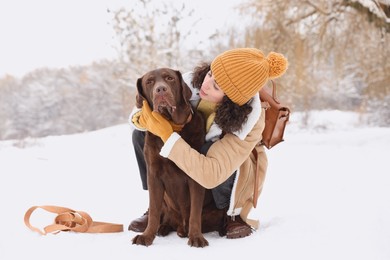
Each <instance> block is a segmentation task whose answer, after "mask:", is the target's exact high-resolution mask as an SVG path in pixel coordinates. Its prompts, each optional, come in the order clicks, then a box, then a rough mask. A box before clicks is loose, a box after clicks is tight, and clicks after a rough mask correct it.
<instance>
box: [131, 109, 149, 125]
mask: <svg viewBox="0 0 390 260" xmlns="http://www.w3.org/2000/svg"><path fill="white" fill-rule="evenodd" d="M141 115H142V110H140V111H137V112H135V113H134V115H133V116H132V117H131V122H132V124H133V125H134V126H135V127H136V128H138V129H140V130H146V129H145V127H143V126H142V125H141V124H140V123H139V118H140V117H141Z"/></svg>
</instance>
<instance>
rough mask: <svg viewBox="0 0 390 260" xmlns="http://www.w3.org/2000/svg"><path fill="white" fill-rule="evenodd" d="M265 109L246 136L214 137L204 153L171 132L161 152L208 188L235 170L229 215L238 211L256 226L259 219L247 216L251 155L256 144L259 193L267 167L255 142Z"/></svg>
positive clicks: (252, 167) (250, 203)
mask: <svg viewBox="0 0 390 260" xmlns="http://www.w3.org/2000/svg"><path fill="white" fill-rule="evenodd" d="M264 120H265V110H264V109H261V113H260V117H259V118H258V120H257V122H255V124H254V126H253V128H251V129H249V131H248V134H247V135H246V137H245V138H239V137H238V136H236V135H234V134H226V135H225V136H224V137H223V138H222V139H220V140H217V141H216V142H215V143H214V144H213V145H212V146H211V147H210V149H209V150H208V152H207V156H204V155H202V154H200V153H199V152H197V151H196V150H194V149H192V148H191V147H190V146H189V145H188V144H187V143H186V142H185V141H184V140H183V139H182V138H181V137H180V135H178V134H177V133H173V134H172V135H171V137H170V138H169V139H168V140H167V142H166V143H165V145H164V147H163V148H162V150H161V153H160V154H161V155H162V156H164V157H167V158H169V159H170V160H171V161H173V162H174V163H175V164H176V165H177V166H178V167H179V168H180V169H182V170H183V171H184V172H186V173H187V175H188V176H190V177H191V178H192V179H194V180H195V181H197V182H198V183H199V184H201V185H202V186H204V187H205V188H207V189H211V188H214V187H216V186H218V185H219V184H221V183H222V182H224V181H225V180H226V179H227V178H228V177H229V176H231V175H232V174H233V173H234V172H235V171H236V170H237V176H236V180H235V184H234V186H233V192H232V198H231V202H233V201H234V203H230V208H229V211H228V214H229V215H238V214H240V216H241V218H242V219H243V220H244V221H246V222H247V223H248V224H250V225H251V226H252V227H254V228H257V227H258V222H257V221H253V220H250V219H248V214H249V212H250V210H251V209H252V207H253V190H254V181H255V172H256V171H255V167H256V164H255V159H254V155H253V154H252V150H253V148H255V147H256V150H257V152H258V160H259V163H258V165H259V173H260V174H259V178H258V182H259V185H258V187H259V194H260V193H261V190H262V188H263V183H264V179H265V175H266V170H267V165H268V161H267V156H266V153H265V151H264V147H263V146H259V145H257V144H258V143H259V142H260V141H261V139H262V136H261V134H262V132H263V129H264V125H265V121H264Z"/></svg>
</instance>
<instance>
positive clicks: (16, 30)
mask: <svg viewBox="0 0 390 260" xmlns="http://www.w3.org/2000/svg"><path fill="white" fill-rule="evenodd" d="M134 1H138V0H95V1H94V0H84V1H78V0H62V1H53V0H34V1H31V0H12V1H1V2H0V35H1V41H0V77H2V76H3V75H4V74H6V73H8V74H11V75H15V76H22V75H24V74H25V73H26V72H29V71H31V70H33V69H35V68H38V67H67V66H69V65H83V64H89V63H91V62H92V61H96V60H99V59H103V58H112V57H116V55H117V53H116V50H115V48H114V46H115V44H117V40H116V39H115V34H114V32H113V29H112V24H110V22H111V21H110V19H111V16H110V14H109V13H108V12H107V9H108V8H109V9H111V10H116V9H118V8H119V7H120V6H123V5H126V6H130V5H131V2H134ZM156 1H160V0H156ZM174 1H175V2H178V3H179V2H180V3H181V2H183V0H174ZM185 2H186V3H187V4H191V5H193V6H194V8H196V10H197V11H198V12H199V15H200V17H201V18H202V19H203V20H204V21H203V23H201V24H202V25H203V26H204V27H203V28H204V30H205V31H206V29H208V30H210V27H212V26H216V27H218V26H222V24H223V22H224V21H226V20H229V19H230V17H231V16H229V14H228V13H229V12H231V11H232V8H231V6H232V5H233V3H236V2H239V0H229V1H209V0H196V1H189V0H188V1H185Z"/></svg>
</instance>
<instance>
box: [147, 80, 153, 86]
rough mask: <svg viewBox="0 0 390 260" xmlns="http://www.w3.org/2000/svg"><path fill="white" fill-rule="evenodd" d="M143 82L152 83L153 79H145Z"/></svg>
mask: <svg viewBox="0 0 390 260" xmlns="http://www.w3.org/2000/svg"><path fill="white" fill-rule="evenodd" d="M145 83H146V84H147V85H149V84H153V80H152V79H147V80H146V82H145Z"/></svg>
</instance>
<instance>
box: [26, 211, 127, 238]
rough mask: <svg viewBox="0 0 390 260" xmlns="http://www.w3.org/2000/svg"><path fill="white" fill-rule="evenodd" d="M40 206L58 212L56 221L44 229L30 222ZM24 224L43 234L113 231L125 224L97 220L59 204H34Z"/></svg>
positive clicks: (121, 228)
mask: <svg viewBox="0 0 390 260" xmlns="http://www.w3.org/2000/svg"><path fill="white" fill-rule="evenodd" d="M38 208H40V209H43V210H46V211H48V212H50V213H54V214H57V216H56V217H55V219H54V223H53V224H51V225H48V226H46V227H44V228H43V230H41V229H39V228H37V227H34V226H32V225H31V224H30V217H31V214H32V213H33V212H34V211H35V210H36V209H38ZM24 224H25V225H26V226H27V227H28V228H29V229H31V230H32V231H35V232H38V233H40V234H41V235H46V234H48V233H52V234H57V233H59V232H60V231H74V232H83V233H112V232H122V231H123V225H121V224H113V223H106V222H95V221H93V220H92V218H91V216H90V215H89V214H88V213H86V212H83V211H75V210H73V209H69V208H65V207H58V206H33V207H31V208H29V209H28V210H27V212H26V213H25V214H24Z"/></svg>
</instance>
